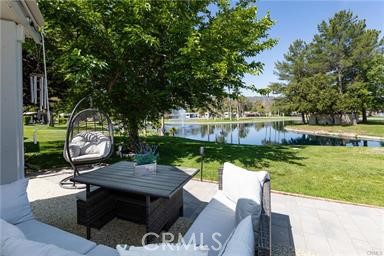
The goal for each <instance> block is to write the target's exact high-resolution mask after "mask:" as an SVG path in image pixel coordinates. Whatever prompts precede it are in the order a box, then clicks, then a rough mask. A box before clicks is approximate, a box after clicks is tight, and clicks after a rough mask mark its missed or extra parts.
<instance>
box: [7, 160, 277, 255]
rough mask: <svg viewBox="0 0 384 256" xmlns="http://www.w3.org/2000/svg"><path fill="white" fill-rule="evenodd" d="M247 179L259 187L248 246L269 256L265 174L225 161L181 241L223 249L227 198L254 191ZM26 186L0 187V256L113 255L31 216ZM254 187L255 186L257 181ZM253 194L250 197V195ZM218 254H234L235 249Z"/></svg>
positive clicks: (229, 227) (229, 219) (230, 219)
mask: <svg viewBox="0 0 384 256" xmlns="http://www.w3.org/2000/svg"><path fill="white" fill-rule="evenodd" d="M252 182H253V183H255V182H260V185H261V193H260V195H261V196H260V203H261V210H260V211H259V212H258V213H257V214H255V216H252V217H255V218H256V219H254V218H253V220H252V225H253V229H252V230H253V231H254V235H255V236H252V238H254V239H255V241H254V242H253V243H252V244H253V245H254V247H252V248H253V249H254V250H255V251H254V252H253V253H252V254H254V255H270V253H271V247H270V245H271V232H270V231H271V208H270V179H269V175H268V173H266V172H257V173H256V172H248V171H246V170H242V169H241V168H238V167H235V166H234V165H231V164H229V163H226V164H225V165H224V170H223V169H220V170H219V191H218V192H217V194H216V195H215V196H214V197H213V199H212V200H211V201H210V202H209V203H208V205H207V206H206V207H205V208H204V209H203V211H202V212H201V213H200V215H199V216H198V217H197V219H196V220H195V222H194V223H193V224H192V226H191V227H190V229H189V230H188V232H187V233H186V234H185V236H184V241H185V242H187V241H188V240H189V239H191V237H192V236H194V234H195V235H196V237H200V238H203V239H204V241H203V240H201V241H199V240H195V241H196V243H197V244H204V245H207V246H208V247H209V248H212V246H214V245H215V243H217V241H220V243H222V244H227V245H225V246H228V247H229V246H230V245H228V242H226V240H227V239H228V237H231V233H236V231H233V230H234V229H235V228H236V225H237V218H238V211H237V209H236V208H237V206H238V205H239V203H238V204H236V203H235V201H233V199H234V198H233V196H235V197H236V196H240V197H244V192H245V193H248V192H249V193H254V191H258V190H257V189H256V190H255V189H254V186H253V184H250V183H252ZM27 184H28V180H26V179H20V180H17V181H15V182H13V183H10V184H5V185H0V196H1V201H0V217H1V220H0V221H1V223H0V224H1V225H0V231H1V235H0V238H1V252H2V255H5V256H6V255H7V253H10V252H12V255H56V256H78V255H88V256H118V255H119V253H118V251H117V250H115V249H113V248H110V247H107V246H104V245H96V243H94V242H92V241H89V240H86V239H84V238H82V237H79V236H77V235H74V234H71V233H69V232H66V231H63V230H61V229H58V228H56V227H53V226H50V225H47V224H44V223H42V222H40V221H38V220H36V219H35V218H34V217H33V214H32V211H31V208H30V205H29V202H28V198H27V194H26V187H27ZM254 185H255V186H258V184H254ZM244 190H245V191H244ZM228 196H229V197H228ZM245 196H246V195H245ZM253 196H254V195H253ZM253 196H250V198H252V197H253ZM256 200H257V199H256ZM239 201H240V200H239ZM243 214H244V213H243ZM248 217H249V216H248ZM254 220H256V222H257V226H255V222H254ZM250 223H251V222H250ZM238 226H240V225H238ZM248 226H249V225H248ZM15 227H16V228H15ZM215 232H219V233H220V236H219V237H216V238H217V240H213V239H212V236H211V235H212V234H213V233H215ZM200 234H203V236H200ZM228 240H230V239H228ZM248 241H249V240H248ZM238 242H240V244H239V245H238V246H237V247H238V248H237V249H239V248H243V247H244V244H243V245H241V243H244V241H235V243H238ZM235 247H236V246H235ZM240 250H241V249H240ZM235 252H236V250H235ZM218 254H219V250H212V249H210V250H209V252H208V255H209V256H213V255H218ZM170 255H171V254H170ZM223 255H235V253H232V254H228V253H227V254H223ZM236 255H237V254H236ZM244 256H245V255H244Z"/></svg>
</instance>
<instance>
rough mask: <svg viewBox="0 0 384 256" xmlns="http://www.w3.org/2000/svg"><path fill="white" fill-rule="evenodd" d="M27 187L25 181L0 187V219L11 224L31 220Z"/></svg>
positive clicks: (21, 180) (26, 181) (20, 180)
mask: <svg viewBox="0 0 384 256" xmlns="http://www.w3.org/2000/svg"><path fill="white" fill-rule="evenodd" d="M27 186H28V180H27V179H19V180H17V181H15V182H12V183H9V184H5V185H0V197H1V198H0V218H2V219H4V220H5V221H7V222H9V223H11V224H18V223H21V222H24V221H28V220H32V219H33V214H32V210H31V206H30V205H29V201H28V197H27V192H26V191H27Z"/></svg>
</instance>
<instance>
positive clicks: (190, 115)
mask: <svg viewBox="0 0 384 256" xmlns="http://www.w3.org/2000/svg"><path fill="white" fill-rule="evenodd" d="M198 117H199V113H194V112H186V113H185V118H186V119H191V118H198Z"/></svg>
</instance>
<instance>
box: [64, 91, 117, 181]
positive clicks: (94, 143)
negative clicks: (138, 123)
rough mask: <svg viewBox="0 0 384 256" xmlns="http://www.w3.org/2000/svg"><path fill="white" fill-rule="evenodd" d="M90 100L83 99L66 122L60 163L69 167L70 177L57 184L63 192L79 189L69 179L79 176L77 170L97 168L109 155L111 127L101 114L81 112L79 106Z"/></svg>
mask: <svg viewBox="0 0 384 256" xmlns="http://www.w3.org/2000/svg"><path fill="white" fill-rule="evenodd" d="M87 99H88V100H89V101H90V102H91V104H90V105H92V99H91V98H89V97H85V98H83V99H82V100H80V101H79V102H78V103H77V104H76V106H75V108H74V109H73V111H72V113H71V116H70V118H69V120H68V125H67V134H66V138H65V143H64V152H63V156H64V159H65V160H66V161H67V162H68V163H69V164H70V165H71V167H72V169H73V175H71V176H69V177H66V178H65V179H63V180H61V181H60V186H61V187H64V188H83V187H84V186H80V185H78V184H76V183H74V182H72V181H70V179H71V178H72V177H74V176H77V175H79V174H80V173H79V170H78V167H79V166H82V165H93V164H100V163H102V162H103V161H105V160H107V159H108V158H109V157H110V156H111V155H112V153H113V124H112V121H111V119H110V118H109V117H108V115H106V114H105V113H104V112H103V111H101V110H99V109H97V108H93V107H92V106H91V107H90V108H86V109H81V107H80V106H81V104H82V103H83V102H85V100H87Z"/></svg>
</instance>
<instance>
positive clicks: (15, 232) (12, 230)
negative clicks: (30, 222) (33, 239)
mask: <svg viewBox="0 0 384 256" xmlns="http://www.w3.org/2000/svg"><path fill="white" fill-rule="evenodd" d="M11 237H16V238H21V239H25V236H24V234H23V232H21V230H20V229H19V228H18V227H16V226H15V225H13V224H10V223H8V222H6V221H5V220H3V219H0V241H1V247H3V244H4V242H5V241H6V240H7V239H9V238H11ZM1 247H0V248H1Z"/></svg>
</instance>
